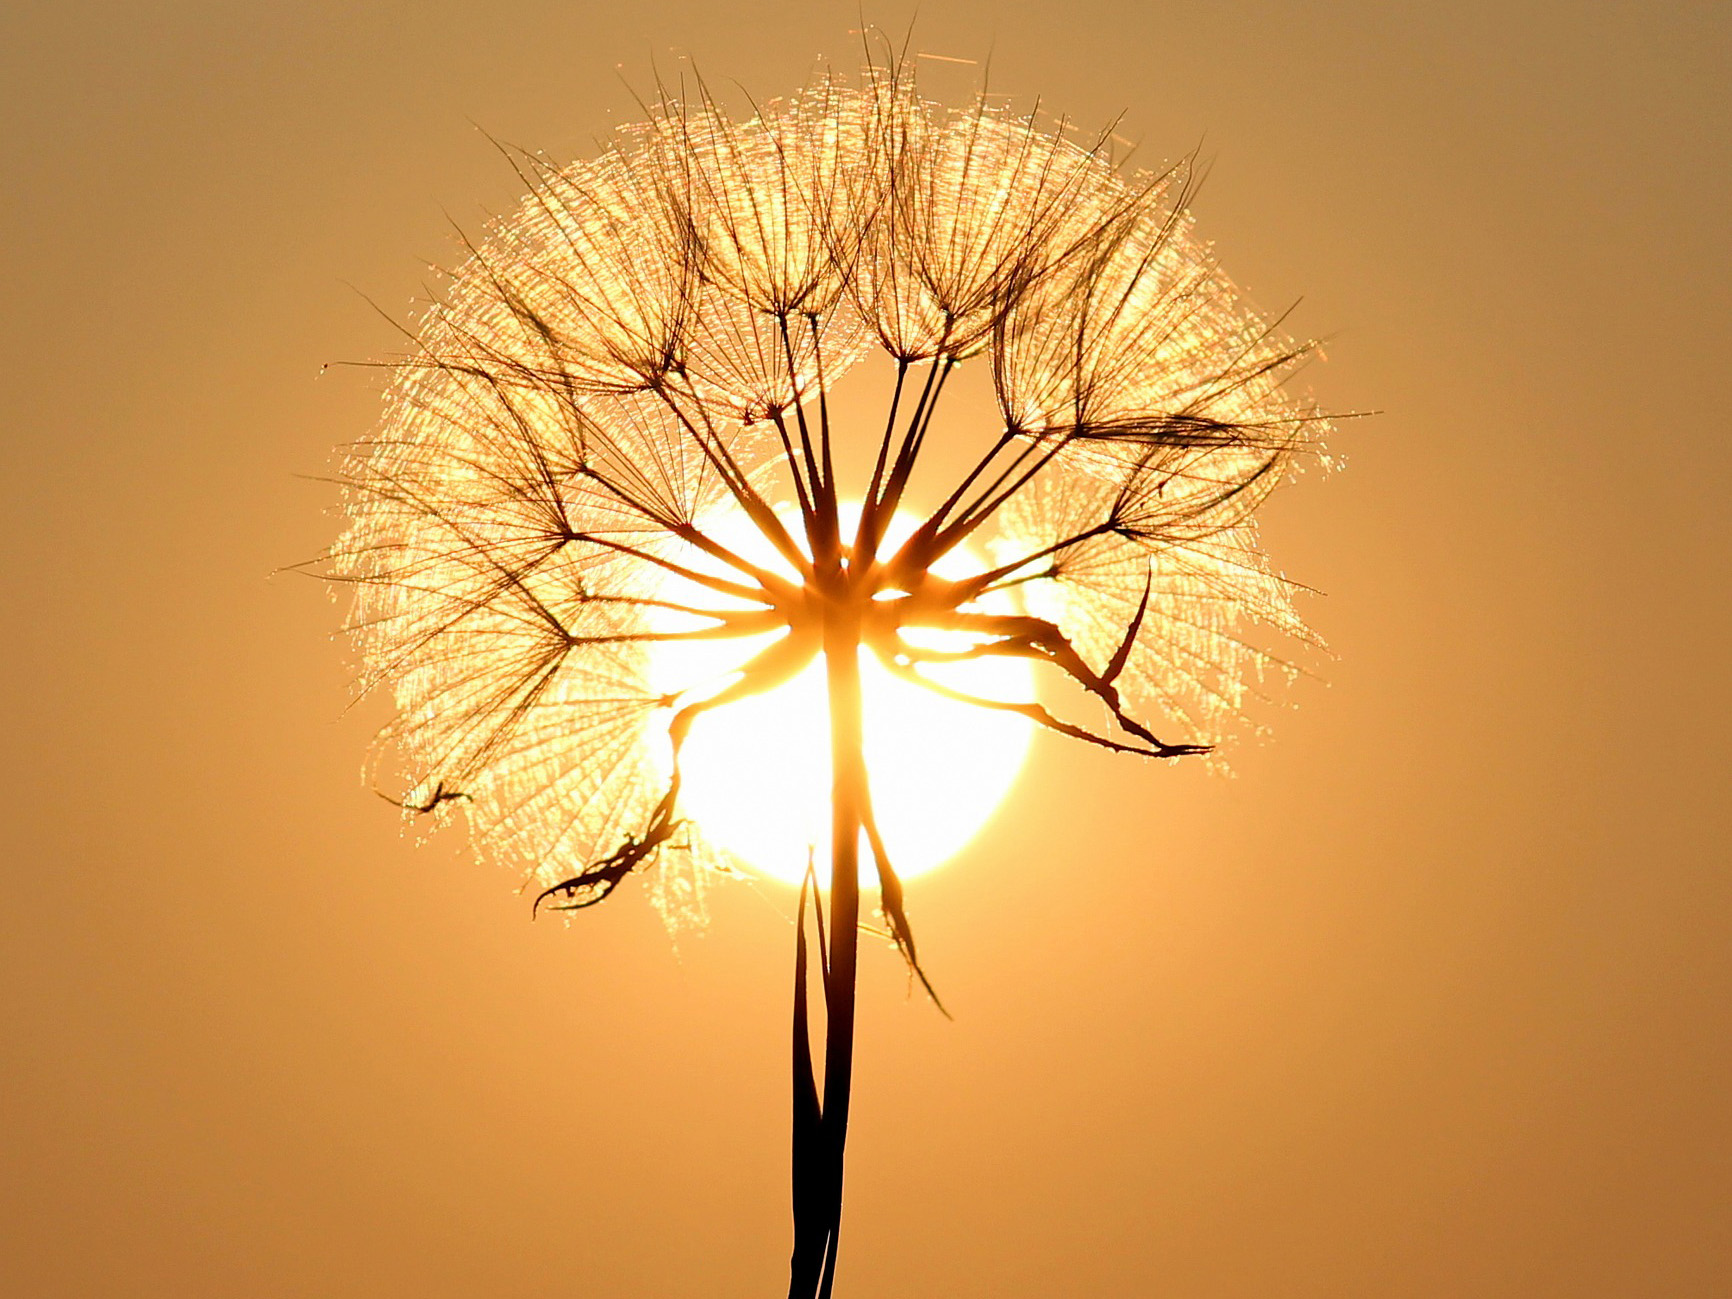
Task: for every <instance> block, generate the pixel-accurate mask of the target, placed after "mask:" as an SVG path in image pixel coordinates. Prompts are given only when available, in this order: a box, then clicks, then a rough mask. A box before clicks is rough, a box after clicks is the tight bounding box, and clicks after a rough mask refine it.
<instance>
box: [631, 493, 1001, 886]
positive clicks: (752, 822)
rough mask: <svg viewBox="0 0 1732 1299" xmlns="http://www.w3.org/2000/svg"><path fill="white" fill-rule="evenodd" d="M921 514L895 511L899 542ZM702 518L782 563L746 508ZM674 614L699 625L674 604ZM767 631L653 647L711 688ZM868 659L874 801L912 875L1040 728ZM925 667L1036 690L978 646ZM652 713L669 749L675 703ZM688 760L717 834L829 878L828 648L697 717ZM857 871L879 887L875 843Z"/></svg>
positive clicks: (697, 795)
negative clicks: (794, 672)
mask: <svg viewBox="0 0 1732 1299" xmlns="http://www.w3.org/2000/svg"><path fill="white" fill-rule="evenodd" d="M917 522H918V521H917V520H916V519H914V518H913V517H912V516H909V515H907V514H903V513H899V514H898V515H897V516H896V520H895V523H894V524H893V526H892V528H891V531H890V541H891V543H894V541H895V540H897V539H898V538H899V536H905V535H906V534H907V533H909V532H911V531H912V530H913V528H914V526H915V525H916V523H917ZM705 530H706V531H707V532H709V533H710V534H711V535H712V536H715V537H716V538H717V539H718V540H720V541H722V542H723V544H725V545H727V546H729V547H730V548H731V549H734V550H735V551H736V553H745V554H747V556H748V557H749V558H750V559H752V560H753V561H754V562H757V563H762V564H764V565H765V566H766V567H769V566H771V565H775V566H777V567H778V568H780V567H782V565H780V564H779V563H778V562H777V561H776V559H775V556H774V553H773V551H771V550H770V549H769V547H768V545H767V544H766V543H764V542H763V541H762V539H761V538H759V537H757V535H756V533H755V531H754V530H753V529H752V528H751V526H750V525H749V524H748V523H746V522H745V521H744V520H743V519H740V520H738V521H735V520H731V519H729V520H722V521H720V522H719V523H714V524H706V525H705ZM754 543H755V544H754ZM985 566H986V565H985V564H984V563H983V562H981V561H980V559H979V557H978V556H977V555H974V554H971V553H969V552H967V551H966V550H961V551H958V552H953V553H952V554H951V555H949V556H947V557H946V561H945V562H941V563H940V564H939V565H937V566H936V568H935V571H936V572H937V573H938V575H939V576H950V577H956V576H961V575H964V574H966V573H970V572H978V571H979V570H980V569H981V568H984V567H985ZM787 571H788V572H789V573H790V574H791V570H787ZM694 590H695V588H694V587H692V585H691V584H690V583H687V582H686V581H685V580H684V579H680V578H671V579H669V581H667V582H666V583H665V584H664V593H663V598H665V599H668V600H670V601H676V602H681V601H684V600H689V599H690V598H691V595H692V592H693V591H694ZM712 602H713V597H712ZM980 607H981V608H983V609H986V610H988V611H991V612H997V613H1008V612H1013V611H1014V602H1013V601H1012V600H1011V599H1010V598H1009V597H1008V596H1005V595H1003V594H999V595H997V596H993V597H987V598H986V599H984V600H982V601H981V602H980ZM665 625H666V626H667V627H669V628H670V629H672V628H674V627H678V626H685V625H690V624H689V623H684V622H681V621H679V616H678V615H670V616H669V619H668V620H667V621H666V623H665ZM770 639H771V638H770V637H755V638H752V639H751V640H733V641H668V642H661V643H658V644H656V645H655V646H654V647H653V648H652V651H651V657H650V665H649V676H650V681H651V683H652V685H653V686H654V687H655V688H656V689H658V690H666V691H669V692H674V691H686V690H704V689H705V688H713V687H714V686H715V685H717V684H719V683H721V682H724V681H725V680H726V679H727V678H728V677H729V676H730V675H731V674H732V672H733V671H734V669H736V668H737V667H738V666H739V665H740V664H741V663H743V662H744V661H745V660H746V659H747V658H749V657H750V656H751V655H752V654H754V653H756V652H758V651H759V650H760V649H762V648H763V647H764V645H766V644H767V643H768V642H769V640H770ZM922 643H923V644H927V645H930V646H931V647H932V648H936V649H960V648H964V647H966V646H967V645H968V644H969V643H970V642H969V639H968V638H967V637H966V636H959V635H957V634H956V633H939V632H931V633H927V634H926V635H924V636H923V637H922ZM860 669H861V689H862V694H863V696H864V705H865V733H866V736H865V738H866V765H867V770H868V772H869V775H870V780H871V789H872V800H873V805H874V808H875V809H876V812H877V816H878V823H879V828H880V830H881V831H882V833H883V836H884V842H885V847H886V848H887V850H888V851H889V854H890V859H891V861H892V862H893V863H894V865H895V867H896V871H897V873H898V874H899V875H901V876H902V877H903V878H904V879H907V878H908V877H910V876H913V875H920V874H922V873H924V872H926V871H929V870H931V869H932V868H933V867H935V866H938V865H940V864H941V863H943V862H944V861H946V860H947V859H949V858H950V857H952V856H954V855H955V854H956V853H957V852H958V851H959V850H960V849H961V848H962V847H963V846H964V845H965V844H966V843H967V842H968V840H969V839H970V838H972V837H973V836H974V834H975V832H976V831H977V830H978V829H979V828H980V827H981V825H983V824H984V823H985V821H986V819H987V818H988V817H989V816H990V815H991V814H992V812H993V811H994V809H996V808H997V807H998V805H999V804H1000V803H1001V802H1002V801H1003V800H1004V798H1005V795H1006V794H1007V793H1008V792H1009V790H1010V786H1011V784H1012V782H1013V781H1014V780H1015V778H1016V774H1017V772H1018V771H1019V770H1020V769H1021V767H1022V763H1023V759H1024V757H1025V755H1026V753H1027V750H1028V744H1029V738H1030V733H1031V731H1032V729H1033V727H1032V725H1031V723H1030V722H1028V720H1027V719H1025V718H1023V717H1020V716H1017V715H1015V714H1010V713H1002V712H994V711H990V710H988V709H983V708H980V707H977V706H974V705H971V704H965V703H961V702H959V701H956V700H951V699H946V698H943V697H942V696H939V695H936V694H933V693H931V692H930V691H927V690H923V689H921V688H920V687H919V686H916V685H913V684H910V683H909V682H906V681H903V680H900V679H898V678H897V677H895V676H893V675H891V673H890V672H889V671H888V670H886V669H885V668H884V667H883V666H882V665H881V664H880V663H878V661H877V660H876V659H875V658H874V657H873V656H872V655H871V653H870V652H868V651H865V650H863V651H862V652H861V660H860ZM923 671H924V673H925V675H927V676H929V677H930V678H931V679H933V680H935V681H938V682H941V683H943V684H944V685H946V686H950V687H952V688H954V689H957V690H962V691H965V692H967V693H969V694H971V695H975V696H978V697H981V698H988V699H999V700H1007V701H1016V702H1022V701H1027V700H1031V699H1033V698H1034V678H1033V673H1032V671H1031V666H1030V664H1029V663H1028V662H1026V661H1025V660H1021V659H1011V658H993V659H977V660H972V661H967V662H959V663H947V664H942V665H938V666H935V667H929V668H926V669H924V670H923ZM699 683H702V685H701V686H700V684H699ZM706 692H707V690H706ZM653 725H656V726H659V727H661V728H663V730H664V734H663V735H662V736H661V738H660V745H661V748H663V749H665V748H666V739H665V725H666V722H665V715H664V716H662V717H659V718H658V719H657V721H656V722H655V723H654V724H653ZM680 769H681V773H682V784H681V789H680V806H681V809H682V814H683V815H686V816H689V817H691V818H692V819H693V820H695V821H696V822H697V823H698V824H699V825H700V826H701V827H702V829H703V831H704V834H705V835H706V836H707V837H708V838H709V839H710V840H711V841H712V842H715V843H717V844H719V845H720V846H722V847H724V848H726V849H728V850H729V851H730V852H732V853H734V854H735V855H736V856H738V857H740V858H741V859H742V860H744V861H745V862H746V863H747V864H748V865H749V866H751V867H752V868H753V869H754V870H757V871H759V872H761V873H763V874H764V875H767V876H770V877H772V878H774V879H778V880H784V881H786V882H788V883H791V884H798V883H799V882H800V880H801V879H802V878H803V877H804V875H805V872H806V865H807V862H808V860H810V861H811V862H812V864H813V865H814V867H815V868H816V871H817V874H818V878H819V879H820V881H822V882H825V883H828V880H829V843H830V725H829V714H828V704H827V695H826V687H825V666H824V660H823V657H822V656H820V657H819V658H817V659H816V660H815V661H814V662H812V663H810V664H808V665H807V667H806V668H805V669H804V670H803V671H801V672H800V674H799V675H798V676H796V677H794V678H793V679H792V680H790V681H788V682H787V683H785V684H784V685H782V686H779V687H777V688H776V689H774V690H771V691H768V692H766V693H765V694H762V695H758V696H755V697H752V698H749V699H743V700H740V701H738V702H735V703H731V704H728V705H725V706H723V707H721V708H718V709H716V710H715V711H714V712H712V713H708V714H705V715H704V716H702V717H700V718H699V719H698V721H697V723H696V725H694V726H693V728H692V731H691V734H690V736H689V737H688V738H687V740H686V742H685V746H684V748H683V750H682V755H681V761H680ZM863 851H864V849H863ZM861 877H862V883H863V884H864V885H867V886H870V884H871V882H872V880H873V872H872V867H871V865H870V858H869V856H868V857H867V858H866V859H865V860H863V861H862V863H861Z"/></svg>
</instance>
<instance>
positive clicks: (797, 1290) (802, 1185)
mask: <svg viewBox="0 0 1732 1299" xmlns="http://www.w3.org/2000/svg"><path fill="white" fill-rule="evenodd" d="M824 663H825V673H826V678H827V681H828V686H829V697H830V764H831V791H830V827H831V839H830V926H829V928H830V949H829V958H830V959H829V962H828V964H827V965H826V967H825V970H824V1008H825V1023H824V1092H823V1107H822V1111H821V1113H820V1116H819V1120H818V1125H819V1126H818V1154H817V1161H816V1162H817V1170H816V1172H815V1174H814V1175H806V1173H805V1170H804V1166H803V1160H802V1158H801V1156H802V1151H801V1148H800V1147H801V1144H802V1135H803V1134H802V1129H801V1119H802V1110H801V1092H800V1090H799V1089H800V1087H801V1083H800V1081H799V1073H800V1067H799V1048H798V1042H796V1056H795V1076H796V1082H795V1087H796V1093H795V1124H796V1127H795V1147H796V1148H795V1184H794V1196H795V1202H794V1222H795V1241H794V1256H793V1260H792V1265H791V1269H790V1270H791V1273H792V1275H791V1276H790V1278H789V1287H788V1294H789V1299H808V1296H815V1297H816V1299H829V1296H830V1292H831V1287H832V1286H833V1285H834V1284H835V1276H836V1248H837V1244H838V1239H839V1235H840V1231H841V1225H842V1169H843V1155H844V1152H845V1149H846V1146H847V1140H848V1105H849V1093H850V1091H851V1089H852V1086H853V1081H854V985H855V975H856V972H857V969H858V966H859V951H860V941H859V940H860V832H861V826H862V824H863V819H864V815H865V807H866V791H867V784H866V755H865V745H864V724H863V720H862V704H861V695H860V623H859V617H858V614H857V613H856V612H854V611H853V610H852V609H850V608H849V607H848V606H846V605H842V604H838V605H835V606H832V608H831V610H830V612H829V616H828V617H827V618H826V619H825V624H824ZM802 941H803V940H802ZM796 1014H797V1015H798V1009H797V1011H796ZM808 1068H809V1066H808Z"/></svg>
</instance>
